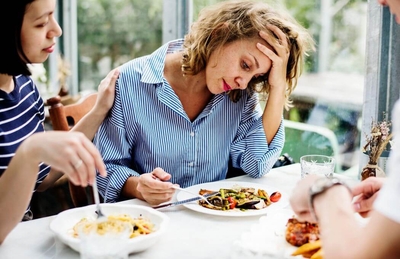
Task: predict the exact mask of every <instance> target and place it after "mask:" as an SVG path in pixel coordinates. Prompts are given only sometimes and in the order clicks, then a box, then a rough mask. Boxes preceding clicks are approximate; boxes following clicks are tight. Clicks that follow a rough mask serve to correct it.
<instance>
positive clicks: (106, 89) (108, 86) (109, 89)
mask: <svg viewBox="0 0 400 259" xmlns="http://www.w3.org/2000/svg"><path fill="white" fill-rule="evenodd" d="M118 69H119V68H115V69H113V70H111V71H110V72H109V73H108V75H107V76H106V77H105V78H104V79H103V80H101V82H100V84H99V86H98V96H97V100H96V104H95V106H94V111H97V113H100V114H103V115H106V114H107V113H108V111H109V110H110V109H111V107H112V106H113V104H114V98H115V84H116V82H117V79H118V76H119V70H118Z"/></svg>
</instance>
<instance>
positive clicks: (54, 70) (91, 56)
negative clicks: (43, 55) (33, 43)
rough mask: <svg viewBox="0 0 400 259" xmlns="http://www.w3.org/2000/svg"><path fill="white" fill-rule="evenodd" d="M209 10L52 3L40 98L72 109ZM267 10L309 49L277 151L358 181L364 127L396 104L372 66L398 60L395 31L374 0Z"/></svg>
mask: <svg viewBox="0 0 400 259" xmlns="http://www.w3.org/2000/svg"><path fill="white" fill-rule="evenodd" d="M216 2H220V1H219V0H164V1H163V0H152V1H139V0H113V1H109V0H79V1H77V0H58V7H57V8H58V10H57V17H58V20H59V22H60V25H61V27H62V28H63V35H62V37H61V38H60V39H59V43H58V44H57V46H58V49H57V50H56V51H55V52H56V53H55V54H53V55H51V56H50V58H49V60H48V61H47V62H46V63H45V64H44V66H40V65H34V66H33V67H32V70H33V72H34V73H33V74H34V75H33V76H34V77H35V78H34V79H35V80H36V82H37V84H38V86H39V89H40V91H41V93H42V95H43V99H45V100H46V99H47V98H49V97H52V96H54V95H57V94H59V93H61V94H62V95H66V96H69V97H70V99H71V100H72V102H73V101H74V100H75V99H78V97H79V96H80V95H83V94H84V93H88V92H93V91H96V89H97V86H98V84H99V82H100V81H101V79H103V78H104V77H105V76H106V75H107V73H108V72H109V71H110V70H111V69H113V68H115V67H117V66H119V65H121V64H123V63H125V62H127V61H129V60H131V59H133V58H136V57H139V56H143V55H146V54H150V53H151V52H153V51H154V50H155V49H157V48H158V47H159V46H161V45H162V44H163V43H165V42H168V41H169V40H173V39H176V38H182V37H183V36H184V35H185V34H186V32H187V31H188V29H189V28H190V24H191V23H192V22H193V21H194V20H196V18H197V14H198V12H199V11H200V10H201V9H202V8H203V7H205V6H207V5H211V4H214V3H216ZM265 2H268V3H272V4H273V5H279V6H281V7H284V8H286V9H287V10H288V12H290V13H291V14H292V15H293V16H294V17H295V19H297V20H298V21H299V23H300V24H302V25H303V26H304V27H306V28H307V29H308V30H309V31H310V33H311V34H312V35H313V37H314V39H315V42H316V45H317V50H316V52H314V53H311V55H310V56H309V57H308V58H307V60H306V70H305V71H304V72H303V75H302V76H301V78H300V80H299V83H298V86H297V88H296V89H295V91H294V93H293V95H292V99H293V104H294V106H293V108H291V109H290V110H289V111H285V113H284V117H285V120H286V121H287V123H285V125H286V129H285V131H286V143H285V148H284V153H288V155H289V156H290V157H292V158H293V159H294V161H295V162H299V157H300V156H301V155H304V154H311V153H320V154H327V155H332V156H335V158H336V159H337V162H338V166H337V169H336V171H337V172H340V173H344V174H347V175H349V176H351V177H354V178H359V173H360V165H362V164H364V163H365V159H366V156H364V154H363V153H362V152H361V149H360V146H361V145H362V144H363V142H365V136H366V134H368V133H369V132H368V130H369V127H370V124H371V121H374V120H375V121H377V120H381V119H382V112H386V116H387V117H388V119H389V120H390V110H391V107H392V106H393V102H394V101H393V100H396V99H397V98H398V96H399V94H398V92H399V91H398V89H399V88H400V87H399V83H398V82H397V81H398V80H397V81H396V85H395V86H394V87H393V86H392V88H390V87H388V85H389V83H390V82H394V81H395V80H394V79H393V78H395V75H394V74H395V73H393V71H394V70H393V68H392V67H389V66H388V65H387V60H386V63H382V58H380V57H381V56H383V57H388V56H393V54H397V53H398V50H397V49H396V47H395V46H391V45H390V44H389V43H388V42H389V40H388V39H389V38H391V36H393V35H394V36H395V37H398V38H399V36H398V35H400V34H399V33H398V29H395V28H394V29H391V30H386V31H385V30H380V28H381V26H386V25H385V23H393V19H392V17H391V16H390V13H389V11H388V10H387V8H386V9H385V8H381V7H380V6H379V5H378V4H377V3H376V1H375V0H372V1H370V2H368V1H367V0H302V1H298V0H275V1H265ZM367 28H368V29H367ZM372 28H374V29H372ZM392 38H393V37H392ZM393 48H394V49H393ZM399 63H400V62H399ZM396 69H397V70H398V68H395V71H397V70H396ZM366 78H367V79H368V80H365V79H366ZM393 89H395V93H396V94H394V95H393V94H392V95H391V93H392V92H393ZM390 91H392V92H390ZM390 96H391V97H390ZM75 97H76V98H75Z"/></svg>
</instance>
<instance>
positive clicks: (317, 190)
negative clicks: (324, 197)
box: [309, 177, 352, 221]
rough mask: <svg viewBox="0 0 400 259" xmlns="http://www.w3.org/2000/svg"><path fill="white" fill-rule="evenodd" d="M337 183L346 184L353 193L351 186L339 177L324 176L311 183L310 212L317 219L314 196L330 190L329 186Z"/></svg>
mask: <svg viewBox="0 0 400 259" xmlns="http://www.w3.org/2000/svg"><path fill="white" fill-rule="evenodd" d="M335 185H343V186H345V187H346V188H347V189H348V190H349V192H350V194H351V193H352V191H351V189H350V187H349V186H348V185H347V184H345V183H344V182H343V181H342V180H340V179H339V178H335V177H333V178H328V177H322V178H319V179H317V180H316V181H315V182H314V183H313V185H311V187H310V200H309V201H310V213H311V215H313V216H314V218H315V220H316V221H318V218H317V215H316V214H315V210H314V198H315V197H316V196H317V195H318V194H321V193H323V192H325V191H326V190H328V189H329V188H331V187H333V186H335Z"/></svg>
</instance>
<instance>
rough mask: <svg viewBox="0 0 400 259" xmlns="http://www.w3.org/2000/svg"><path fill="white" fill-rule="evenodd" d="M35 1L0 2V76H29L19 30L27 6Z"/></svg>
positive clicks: (27, 61)
mask: <svg viewBox="0 0 400 259" xmlns="http://www.w3.org/2000/svg"><path fill="white" fill-rule="evenodd" d="M33 1H35V0H12V1H8V0H7V1H1V2H0V32H1V40H0V74H8V75H12V76H16V75H20V74H23V75H31V72H30V71H29V69H28V66H27V64H28V63H30V62H29V59H28V58H27V57H26V55H25V53H24V51H23V50H22V43H21V28H22V23H23V20H24V15H25V12H26V10H27V8H28V7H29V5H30V4H31V3H32V2H33Z"/></svg>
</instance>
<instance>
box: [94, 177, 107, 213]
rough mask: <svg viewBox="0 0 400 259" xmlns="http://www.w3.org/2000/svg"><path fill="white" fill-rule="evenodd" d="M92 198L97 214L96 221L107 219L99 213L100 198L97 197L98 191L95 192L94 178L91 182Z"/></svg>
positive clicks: (95, 181) (95, 183) (95, 182)
mask: <svg viewBox="0 0 400 259" xmlns="http://www.w3.org/2000/svg"><path fill="white" fill-rule="evenodd" d="M92 188H93V197H94V202H95V203H96V213H97V219H101V220H104V219H106V218H107V217H106V216H105V215H104V213H103V212H102V211H101V208H100V197H99V191H98V190H97V180H96V177H95V178H94V182H93V186H92Z"/></svg>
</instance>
